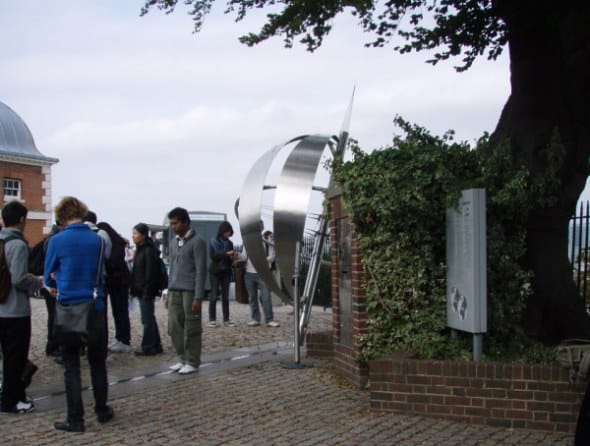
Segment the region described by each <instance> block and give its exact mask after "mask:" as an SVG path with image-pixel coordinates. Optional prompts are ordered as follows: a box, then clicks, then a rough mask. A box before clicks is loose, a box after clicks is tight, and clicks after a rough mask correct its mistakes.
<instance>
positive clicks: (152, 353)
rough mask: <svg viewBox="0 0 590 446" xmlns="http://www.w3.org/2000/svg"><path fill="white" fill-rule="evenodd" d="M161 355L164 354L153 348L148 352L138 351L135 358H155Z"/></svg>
mask: <svg viewBox="0 0 590 446" xmlns="http://www.w3.org/2000/svg"><path fill="white" fill-rule="evenodd" d="M159 353H162V352H161V351H158V348H157V347H152V348H148V349H147V350H136V351H135V356H154V355H157V354H159Z"/></svg>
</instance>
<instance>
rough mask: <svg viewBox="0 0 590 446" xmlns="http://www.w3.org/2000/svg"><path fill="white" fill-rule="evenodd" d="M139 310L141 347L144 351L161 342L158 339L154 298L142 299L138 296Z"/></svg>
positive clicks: (158, 331) (158, 332)
mask: <svg viewBox="0 0 590 446" xmlns="http://www.w3.org/2000/svg"><path fill="white" fill-rule="evenodd" d="M137 300H138V301H139V311H140V312H141V324H142V325H143V337H142V339H141V349H142V350H143V351H144V352H145V351H147V350H150V349H152V348H155V347H158V346H159V345H161V344H162V340H161V339H160V330H159V329H158V323H157V322H156V315H155V311H156V310H155V305H154V301H155V299H154V298H153V297H152V298H150V299H143V298H141V297H139V298H138V299H137Z"/></svg>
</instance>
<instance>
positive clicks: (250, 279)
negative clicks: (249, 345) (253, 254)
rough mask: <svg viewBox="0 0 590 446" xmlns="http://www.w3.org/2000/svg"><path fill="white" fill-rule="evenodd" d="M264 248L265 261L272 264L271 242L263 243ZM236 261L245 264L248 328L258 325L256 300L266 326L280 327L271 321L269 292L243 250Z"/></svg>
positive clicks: (258, 310) (258, 314) (273, 258)
mask: <svg viewBox="0 0 590 446" xmlns="http://www.w3.org/2000/svg"><path fill="white" fill-rule="evenodd" d="M266 246H268V248H269V249H267V250H266V252H267V258H266V260H267V261H268V262H269V264H272V263H273V262H274V261H275V251H274V247H273V246H272V241H270V240H268V242H266V241H265V248H266ZM237 261H239V262H246V290H247V291H248V300H249V302H250V315H251V319H250V321H249V322H248V326H250V327H257V326H259V325H260V306H259V305H258V300H259V299H260V303H261V304H262V311H263V312H264V320H265V322H266V326H267V327H280V324H279V323H278V322H276V321H275V320H273V312H272V300H271V297H270V290H269V289H268V287H267V286H266V285H265V284H264V282H263V281H262V279H260V277H259V276H258V273H257V272H256V270H255V269H254V265H252V262H251V261H250V259H249V258H248V254H247V253H246V250H245V249H244V250H242V252H241V253H239V254H238V256H237Z"/></svg>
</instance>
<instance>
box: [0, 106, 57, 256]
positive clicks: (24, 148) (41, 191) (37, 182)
mask: <svg viewBox="0 0 590 446" xmlns="http://www.w3.org/2000/svg"><path fill="white" fill-rule="evenodd" d="M57 162H58V160H57V159H56V158H50V157H47V156H45V155H43V154H42V153H41V152H39V150H38V149H37V146H36V145H35V141H34V140H33V135H32V134H31V131H30V130H29V128H28V127H27V124H25V122H24V121H23V120H22V119H21V117H20V116H19V115H17V114H16V113H15V112H14V111H13V110H12V109H11V108H10V107H8V106H7V105H6V104H4V103H2V102H0V181H1V183H0V186H1V187H2V195H1V198H2V201H1V206H2V207H3V206H4V204H6V203H8V202H9V201H11V200H20V201H22V202H23V203H24V205H25V206H27V208H28V209H29V215H28V220H27V226H26V228H25V237H26V239H27V240H28V242H29V244H30V245H31V246H33V245H34V244H35V243H37V242H38V241H39V240H41V239H42V238H43V236H44V235H45V234H47V233H48V232H49V230H50V229H51V224H52V223H53V221H52V208H51V166H52V165H53V164H55V163H57Z"/></svg>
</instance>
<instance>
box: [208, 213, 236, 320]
mask: <svg viewBox="0 0 590 446" xmlns="http://www.w3.org/2000/svg"><path fill="white" fill-rule="evenodd" d="M232 235H234V230H233V228H232V226H231V224H230V223H229V222H228V221H224V222H221V224H220V225H219V228H218V229H217V236H216V237H215V238H213V239H211V243H209V256H210V257H211V264H210V266H209V273H210V275H209V281H210V283H211V295H210V296H209V327H215V326H216V324H217V323H216V321H215V307H216V304H217V296H218V295H219V288H220V287H221V311H222V313H223V325H225V326H226V327H233V326H234V325H235V324H234V322H232V320H231V319H230V318H229V284H230V282H231V274H232V263H233V260H234V245H233V243H232V242H231V240H230V239H229V238H230V237H231V236H232Z"/></svg>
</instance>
